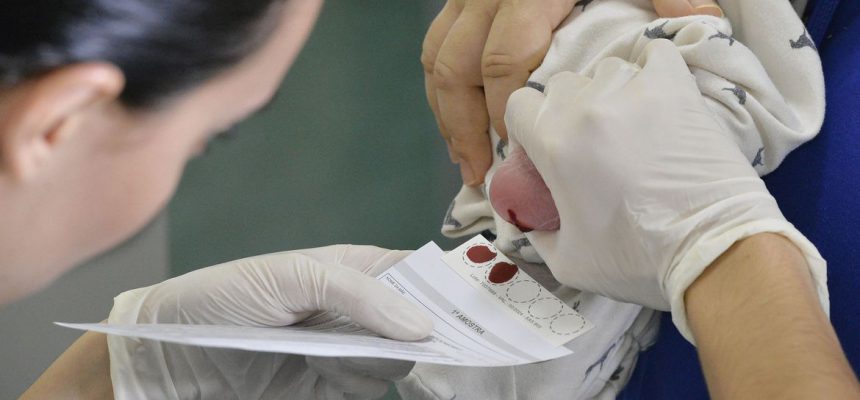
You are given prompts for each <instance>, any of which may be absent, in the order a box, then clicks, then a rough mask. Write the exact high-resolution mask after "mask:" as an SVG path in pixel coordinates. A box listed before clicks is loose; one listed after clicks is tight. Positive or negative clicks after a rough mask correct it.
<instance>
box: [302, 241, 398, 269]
mask: <svg viewBox="0 0 860 400" xmlns="http://www.w3.org/2000/svg"><path fill="white" fill-rule="evenodd" d="M295 252H296V253H299V254H302V255H305V256H308V257H310V258H312V259H314V260H316V261H318V262H320V263H323V264H339V265H343V266H346V267H349V268H352V269H354V270H356V271H360V272H362V273H364V274H366V275H370V276H377V275H379V274H380V273H381V272H383V271H385V270H386V269H388V268H389V267H391V266H392V265H394V264H397V263H398V262H400V260H402V259H404V258H406V257H407V256H408V255H409V254H411V253H412V251H407V250H389V249H384V248H381V247H376V246H364V245H353V244H339V245H334V246H326V247H317V248H313V249H303V250H295Z"/></svg>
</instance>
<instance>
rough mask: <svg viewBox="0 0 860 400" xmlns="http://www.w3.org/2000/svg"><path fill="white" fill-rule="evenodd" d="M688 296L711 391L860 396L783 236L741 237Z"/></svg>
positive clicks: (800, 261) (721, 395) (804, 270)
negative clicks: (743, 238)
mask: <svg viewBox="0 0 860 400" xmlns="http://www.w3.org/2000/svg"><path fill="white" fill-rule="evenodd" d="M685 301H686V306H687V313H688V319H689V321H690V325H691V328H692V330H693V335H694V337H695V340H696V343H697V346H698V350H699V355H700V358H701V361H702V365H703V370H704V373H705V377H706V379H707V382H708V388H709V391H710V392H711V395H712V397H713V398H715V399H727V398H730V399H742V398H750V399H761V398H781V399H787V398H798V399H806V398H828V399H837V398H839V399H841V398H852V399H853V398H860V385H858V382H857V378H856V376H855V375H854V372H853V371H852V370H851V367H850V365H849V364H848V361H847V360H846V358H845V355H844V353H843V352H842V349H841V346H840V345H839V342H838V340H837V338H836V334H835V332H834V330H833V327H832V326H831V325H830V322H829V320H828V319H827V316H826V315H825V313H824V312H823V311H822V310H821V306H820V305H819V302H818V299H817V297H816V292H815V289H814V287H813V283H812V279H811V277H810V275H809V272H808V267H807V265H806V261H805V259H804V257H803V255H802V254H801V253H800V251H799V250H798V249H797V248H796V247H795V246H794V245H793V244H792V243H791V242H790V241H788V240H787V239H785V238H784V237H782V236H779V235H775V234H759V235H755V236H752V237H750V238H747V239H745V240H743V241H740V242H738V243H736V244H735V245H734V246H733V247H732V248H731V249H729V250H728V251H727V252H726V253H725V254H723V255H722V256H721V257H720V258H719V259H717V260H716V261H715V262H714V263H713V264H712V265H711V266H710V267H709V268H708V269H707V270H706V271H705V273H704V274H703V275H702V276H701V277H699V279H698V280H696V282H695V283H694V284H693V285H692V286H691V287H690V288H689V289H688V291H687V293H686V298H685Z"/></svg>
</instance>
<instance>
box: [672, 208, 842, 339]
mask: <svg viewBox="0 0 860 400" xmlns="http://www.w3.org/2000/svg"><path fill="white" fill-rule="evenodd" d="M766 233H771V234H777V235H780V236H781V237H783V238H785V239H788V240H789V241H790V242H791V243H792V244H793V245H794V246H795V247H796V248H797V249H798V250H800V253H801V254H802V256H803V258H804V259H805V261H806V266H807V268H808V271H809V274H810V277H811V279H812V282H813V285H814V287H815V294H816V295H817V297H818V301H819V304H820V306H821V308H822V310H823V311H824V313H825V315H829V313H830V298H829V292H828V289H827V262H826V261H825V260H824V258H823V257H822V256H821V254H820V253H819V252H818V249H816V247H815V245H813V244H812V243H811V242H810V241H809V240H808V239H807V238H806V237H805V236H804V235H803V234H802V233H800V231H798V230H797V228H795V227H794V225H792V224H791V223H790V222H788V221H786V220H785V219H784V218H771V219H763V220H756V221H750V222H747V223H744V224H741V225H738V226H735V227H733V228H730V229H727V230H725V231H723V232H720V233H719V234H715V235H703V236H702V237H700V238H699V240H697V241H696V243H695V244H694V245H692V246H691V248H690V249H689V250H688V251H687V252H686V253H685V254H684V255H683V257H682V258H680V260H679V261H678V262H677V263H676V264H675V266H674V267H673V268H671V269H670V270H669V271H668V273H667V275H666V279H665V289H664V290H665V294H666V298H667V299H668V300H669V303H670V307H671V313H672V322H673V323H674V324H675V326H676V327H677V329H678V331H679V332H680V333H681V335H682V336H683V337H684V338H685V339H687V341H689V342H690V343H692V344H693V345H696V341H695V338H694V335H693V331H692V329H691V327H690V323H689V315H688V308H687V304H686V301H685V299H686V295H687V292H688V290H689V289H690V287H691V286H692V285H693V284H694V283H695V282H696V281H697V280H698V279H699V278H700V277H702V275H703V274H704V273H705V271H706V269H708V268H709V267H711V266H712V265H713V264H714V263H715V261H716V260H717V259H718V258H719V257H721V256H722V255H724V254H725V253H726V252H727V251H728V250H729V249H730V248H732V246H734V245H735V244H737V243H739V242H741V241H743V240H745V239H748V238H751V237H753V236H756V235H760V234H766Z"/></svg>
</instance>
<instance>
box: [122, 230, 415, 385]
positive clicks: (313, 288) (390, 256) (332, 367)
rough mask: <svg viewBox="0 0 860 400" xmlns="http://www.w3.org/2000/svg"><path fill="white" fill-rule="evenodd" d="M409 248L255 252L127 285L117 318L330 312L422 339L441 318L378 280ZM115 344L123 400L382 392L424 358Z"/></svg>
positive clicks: (280, 316) (178, 319)
mask: <svg viewBox="0 0 860 400" xmlns="http://www.w3.org/2000/svg"><path fill="white" fill-rule="evenodd" d="M408 254H409V252H407V251H392V250H385V249H380V248H377V247H371V246H349V245H339V246H330V247H323V248H318V249H310V250H299V251H293V252H284V253H276V254H269V255H264V256H258V257H251V258H246V259H243V260H238V261H233V262H229V263H225V264H221V265H217V266H214V267H209V268H204V269H201V270H197V271H194V272H191V273H188V274H185V275H183V276H180V277H177V278H173V279H170V280H167V281H165V282H162V283H160V284H157V285H154V286H150V287H146V288H141V289H136V290H132V291H129V292H125V293H123V294H121V295H119V296H117V297H116V299H114V307H113V310H111V314H110V318H109V320H108V322H110V323H115V324H133V323H183V324H222V325H223V324H233V325H243V326H285V325H290V324H293V323H296V322H298V321H301V320H303V319H305V318H307V317H308V316H310V315H311V314H312V313H314V312H317V311H320V310H322V311H331V312H333V313H336V314H338V315H342V316H346V317H349V318H350V319H351V320H352V321H354V322H357V323H359V324H360V325H362V326H364V327H365V328H368V329H370V330H372V331H374V332H377V333H379V334H381V335H383V336H387V337H389V338H393V339H400V340H418V339H421V338H424V337H425V336H427V335H428V334H429V333H430V332H431V331H432V322H431V321H430V320H429V319H427V318H426V317H425V316H424V315H423V314H422V313H421V312H420V311H419V310H418V309H417V308H416V307H415V306H414V305H412V304H411V303H410V302H409V301H407V300H406V299H404V298H403V297H402V296H400V295H399V294H397V293H396V292H394V291H392V290H390V289H388V288H387V287H385V286H384V285H382V284H381V283H379V282H377V281H376V280H375V279H373V278H372V277H371V276H374V275H377V274H379V273H380V272H382V271H384V270H385V269H387V268H388V267H390V266H391V265H393V264H395V263H397V262H398V261H400V260H401V259H403V258H404V257H406V256H407V255H408ZM324 317H325V316H324V315H323V316H318V317H315V318H324ZM108 347H109V349H110V358H111V378H112V380H113V385H114V393H115V396H116V398H117V399H143V398H153V399H189V398H192V399H200V398H202V399H270V398H271V399H283V398H290V399H354V398H378V397H381V396H383V395H384V394H385V392H386V391H387V390H388V387H389V382H388V381H390V380H392V379H397V378H399V377H402V376H405V375H406V374H408V373H409V371H410V370H411V369H412V366H413V365H414V363H411V362H404V361H395V360H375V359H336V358H331V359H323V358H319V357H305V356H296V355H285V354H270V353H255V352H249V351H242V350H229V349H217V348H202V347H196V346H182V345H175V344H168V343H162V342H155V341H151V340H139V339H131V338H123V337H116V336H108Z"/></svg>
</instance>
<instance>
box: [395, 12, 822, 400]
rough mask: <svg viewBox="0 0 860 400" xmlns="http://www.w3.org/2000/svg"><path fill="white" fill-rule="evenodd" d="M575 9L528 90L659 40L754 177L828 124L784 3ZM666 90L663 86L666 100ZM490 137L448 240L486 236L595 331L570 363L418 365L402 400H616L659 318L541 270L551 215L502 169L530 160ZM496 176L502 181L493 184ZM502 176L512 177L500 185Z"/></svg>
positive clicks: (534, 187)
mask: <svg viewBox="0 0 860 400" xmlns="http://www.w3.org/2000/svg"><path fill="white" fill-rule="evenodd" d="M576 4H577V7H575V10H574V12H573V13H572V14H571V15H570V16H568V18H567V20H566V21H565V22H564V23H563V24H562V26H561V27H560V28H559V29H558V30H557V31H556V32H555V34H554V37H553V41H552V45H551V47H550V49H549V52H548V54H547V56H546V58H545V60H544V62H543V64H542V66H541V67H540V68H539V69H537V70H536V71H535V72H534V73H533V74H532V75H531V77H530V79H529V85H530V86H532V87H534V88H537V89H540V88H542V86H543V85H544V84H546V82H547V81H548V80H549V78H550V77H551V76H553V75H554V74H556V73H558V72H561V71H573V72H576V73H580V74H583V75H586V76H590V75H592V74H593V69H594V67H595V65H596V64H597V63H598V62H599V61H600V60H603V59H606V58H608V57H618V58H621V59H624V60H628V61H631V62H633V61H635V60H636V59H637V58H638V57H639V56H640V54H641V53H642V52H643V50H644V48H645V46H646V45H647V44H648V43H649V42H651V41H653V40H656V39H666V40H671V41H672V42H673V43H674V44H675V45H676V46H677V47H678V49H679V51H680V53H681V54H682V56H683V57H684V59H685V61H686V62H687V64H688V66H689V67H690V70H691V71H692V73H693V75H694V76H695V78H696V82H697V85H698V87H699V89H700V91H701V93H702V96H703V97H704V99H705V101H706V103H707V105H708V106H709V107H710V109H711V111H712V112H713V113H714V115H715V116H716V118H717V120H718V121H719V122H720V123H721V124H722V125H723V128H724V129H723V132H725V134H727V135H731V137H732V138H733V139H734V140H735V142H736V143H737V144H738V146H739V148H740V149H741V151H742V152H743V153H744V154H745V155H746V156H747V157H748V159H749V162H750V164H751V165H753V167H755V169H756V171H757V172H758V173H759V174H760V175H764V174H767V173H769V172H771V171H773V170H774V169H776V168H777V167H778V166H779V164H780V163H781V162H782V160H783V159H784V158H785V156H786V155H787V154H788V153H789V152H790V151H792V150H793V149H795V148H796V147H797V146H799V145H800V144H802V143H804V142H806V141H808V140H810V139H811V138H813V137H814V136H815V135H816V134H817V132H818V130H819V128H820V125H821V123H822V120H823V117H824V83H823V76H822V71H821V65H820V62H819V59H818V54H817V52H816V49H815V45H814V44H813V42H812V41H811V40H810V38H809V36H808V35H807V33H806V30H805V28H804V25H803V23H802V22H801V20H800V19H799V18H798V16H797V14H796V13H795V11H794V8H793V7H792V5H791V3H790V2H788V1H785V0H778V1H751V0H722V1H721V2H720V5H721V6H722V8H723V10H724V12H725V14H726V17H725V18H716V17H710V16H690V17H683V18H676V19H657V15H656V13H655V11H654V9H653V6H652V3H651V1H650V0H580V1H578V2H577V3H576ZM671 90H672V88H666V91H667V95H671ZM617 117H618V118H624V115H618V116H617ZM490 135H491V139H492V143H493V146H494V155H493V165H492V167H491V169H490V171H489V172H488V174H487V178H486V182H487V183H486V185H484V186H482V187H478V188H472V187H463V188H462V189H461V191H460V193H459V194H458V195H457V196H456V198H455V199H454V201H453V202H452V204H451V208H450V209H449V211H448V214H447V216H446V218H445V222H444V225H443V233H444V234H446V235H448V236H454V237H459V236H468V235H473V234H476V233H479V232H484V231H490V232H492V233H493V234H494V235H496V241H495V244H496V246H497V247H498V248H499V249H500V250H502V251H503V252H505V253H506V254H508V255H509V256H512V257H515V258H519V259H520V260H521V261H523V265H522V267H523V268H524V269H525V270H526V272H527V273H529V274H530V275H532V276H533V277H535V279H538V280H539V281H541V283H543V284H544V285H545V286H546V287H547V288H548V289H550V290H552V291H553V292H554V293H555V294H556V295H557V296H558V297H559V298H560V299H562V300H563V301H565V302H567V303H568V304H569V305H570V306H571V307H573V308H575V309H577V310H578V311H579V312H580V313H582V314H583V315H584V316H585V317H586V318H588V319H589V320H590V321H591V322H592V323H593V324H594V326H595V328H594V329H592V330H591V331H589V332H588V333H586V334H585V335H583V336H581V337H580V338H578V339H576V340H574V341H572V342H570V343H568V344H567V345H566V346H567V347H568V348H570V349H571V350H573V351H574V354H573V355H571V356H568V357H564V358H561V359H557V360H553V361H549V362H545V363H540V364H534V365H524V366H518V367H508V368H494V369H476V368H461V367H450V366H435V365H418V366H416V368H415V369H414V370H413V372H412V373H411V374H410V375H409V376H408V377H407V378H405V379H404V380H402V381H401V382H399V383H398V390H399V391H400V392H401V394H402V395H403V396H404V398H419V399H425V398H427V399H451V398H454V397H456V398H458V399H518V398H522V399H579V398H614V397H615V396H616V394H617V393H618V392H619V391H620V390H621V389H622V388H623V386H624V384H625V383H626V381H627V379H628V378H629V376H630V373H631V371H632V369H633V367H634V365H635V361H636V358H637V354H638V353H639V352H640V351H642V350H643V349H645V348H647V347H648V346H649V345H650V344H651V343H652V342H653V340H654V338H655V335H656V333H657V332H656V330H657V322H658V319H657V317H658V312H656V311H654V310H650V309H647V308H644V307H642V306H638V305H633V304H628V303H621V302H617V301H614V300H611V299H608V298H605V297H602V296H599V295H595V294H592V293H586V292H581V291H578V290H575V289H573V288H569V287H565V286H563V285H560V284H559V283H558V282H557V281H556V280H555V279H554V278H553V277H552V275H551V274H550V273H549V271H548V270H547V269H546V268H545V266H542V265H540V263H541V262H542V260H541V258H540V255H539V254H537V252H535V251H534V249H533V248H532V247H531V246H530V244H529V242H528V240H527V239H526V237H525V236H524V235H523V233H522V231H523V230H528V229H533V228H542V229H551V228H552V227H553V225H554V224H553V218H554V217H555V216H556V215H557V214H555V212H554V208H553V206H552V201H551V199H550V198H548V192H546V189H545V186H542V182H541V181H540V179H539V178H535V177H536V175H532V174H528V173H522V171H523V168H522V167H521V166H520V167H517V168H511V167H508V166H505V163H504V161H505V160H506V159H508V158H509V157H510V158H511V160H510V161H509V163H508V164H510V162H515V163H524V162H526V159H525V157H524V154H522V153H514V154H511V151H510V149H509V148H508V146H506V145H505V143H503V142H502V141H501V140H500V139H499V137H498V135H496V134H495V132H492V131H491V132H490ZM515 151H518V150H515ZM594 151H600V149H594ZM506 170H507V171H506ZM511 171H513V172H511ZM497 173H499V175H498V177H499V183H498V185H494V179H496V178H497ZM505 174H509V175H510V176H504V177H502V175H505ZM488 188H492V189H488ZM490 190H492V191H493V195H494V196H493V199H494V204H491V203H490V201H489V193H488V192H489V191H490ZM494 206H495V209H494ZM496 211H499V212H496ZM511 222H513V224H512V223H511ZM555 226H556V227H557V225H555ZM555 267H556V268H557V267H558V266H555Z"/></svg>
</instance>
